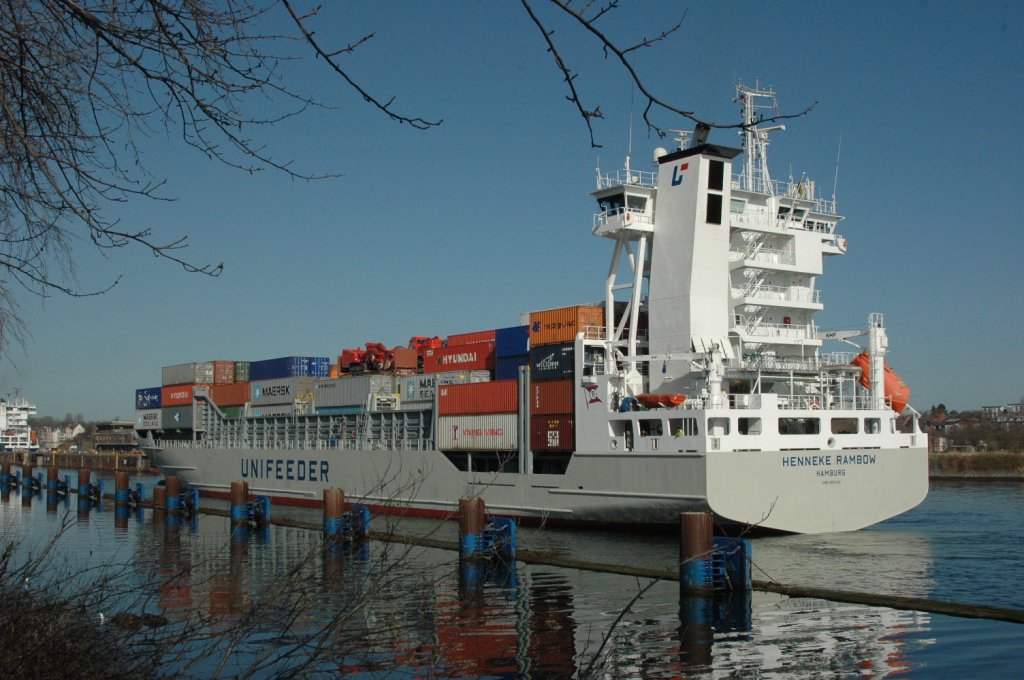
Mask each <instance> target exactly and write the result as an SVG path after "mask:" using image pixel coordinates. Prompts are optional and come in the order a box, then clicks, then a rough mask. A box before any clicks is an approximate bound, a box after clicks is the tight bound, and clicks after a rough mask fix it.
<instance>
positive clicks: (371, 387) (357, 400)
mask: <svg viewBox="0 0 1024 680" xmlns="http://www.w3.org/2000/svg"><path fill="white" fill-rule="evenodd" d="M395 391H396V386H395V376H393V375H380V374H364V375H350V376H345V377H344V378H333V379H331V380H323V379H321V380H318V381H317V383H316V387H315V388H314V392H313V403H314V404H316V407H317V408H318V409H321V408H333V407H335V406H365V405H366V398H367V397H369V396H370V395H371V394H379V393H383V394H394V393H395Z"/></svg>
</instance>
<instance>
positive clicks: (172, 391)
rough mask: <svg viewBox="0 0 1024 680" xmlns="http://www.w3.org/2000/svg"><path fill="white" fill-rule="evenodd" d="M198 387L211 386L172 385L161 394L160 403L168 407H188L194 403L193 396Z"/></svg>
mask: <svg viewBox="0 0 1024 680" xmlns="http://www.w3.org/2000/svg"><path fill="white" fill-rule="evenodd" d="M197 387H209V385H170V386H168V387H164V388H163V389H162V391H161V394H160V402H161V403H162V404H163V405H164V407H165V408H166V407H167V406H187V405H188V404H191V403H192V394H193V392H194V391H195V388H197Z"/></svg>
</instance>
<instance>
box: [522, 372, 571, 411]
mask: <svg viewBox="0 0 1024 680" xmlns="http://www.w3.org/2000/svg"><path fill="white" fill-rule="evenodd" d="M572 386H573V381H572V380H544V381H539V382H534V383H530V413H531V414H532V415H535V416H538V415H546V416H561V415H570V416H571V415H572V414H573V413H575V408H574V402H573V392H572Z"/></svg>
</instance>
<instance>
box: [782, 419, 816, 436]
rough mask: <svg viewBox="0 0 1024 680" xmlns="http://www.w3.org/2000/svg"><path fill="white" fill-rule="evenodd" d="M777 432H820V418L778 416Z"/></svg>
mask: <svg viewBox="0 0 1024 680" xmlns="http://www.w3.org/2000/svg"><path fill="white" fill-rule="evenodd" d="M779 434H821V419H819V418H779Z"/></svg>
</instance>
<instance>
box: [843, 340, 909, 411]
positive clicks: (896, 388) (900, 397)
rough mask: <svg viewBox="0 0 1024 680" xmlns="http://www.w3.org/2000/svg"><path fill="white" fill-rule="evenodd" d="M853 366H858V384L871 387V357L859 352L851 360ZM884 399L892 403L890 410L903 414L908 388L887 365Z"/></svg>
mask: <svg viewBox="0 0 1024 680" xmlns="http://www.w3.org/2000/svg"><path fill="white" fill-rule="evenodd" d="M853 365H854V366H860V384H861V385H863V386H864V387H871V357H869V356H868V354H867V352H861V353H860V354H858V355H857V356H856V358H854V360H853ZM885 398H886V399H888V400H889V401H890V402H891V403H892V410H894V411H896V413H903V409H905V408H906V407H907V403H908V402H909V401H910V388H909V387H908V386H907V383H906V382H904V381H903V378H901V377H900V376H899V375H898V374H897V373H896V371H894V370H892V367H891V366H889V364H885Z"/></svg>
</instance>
